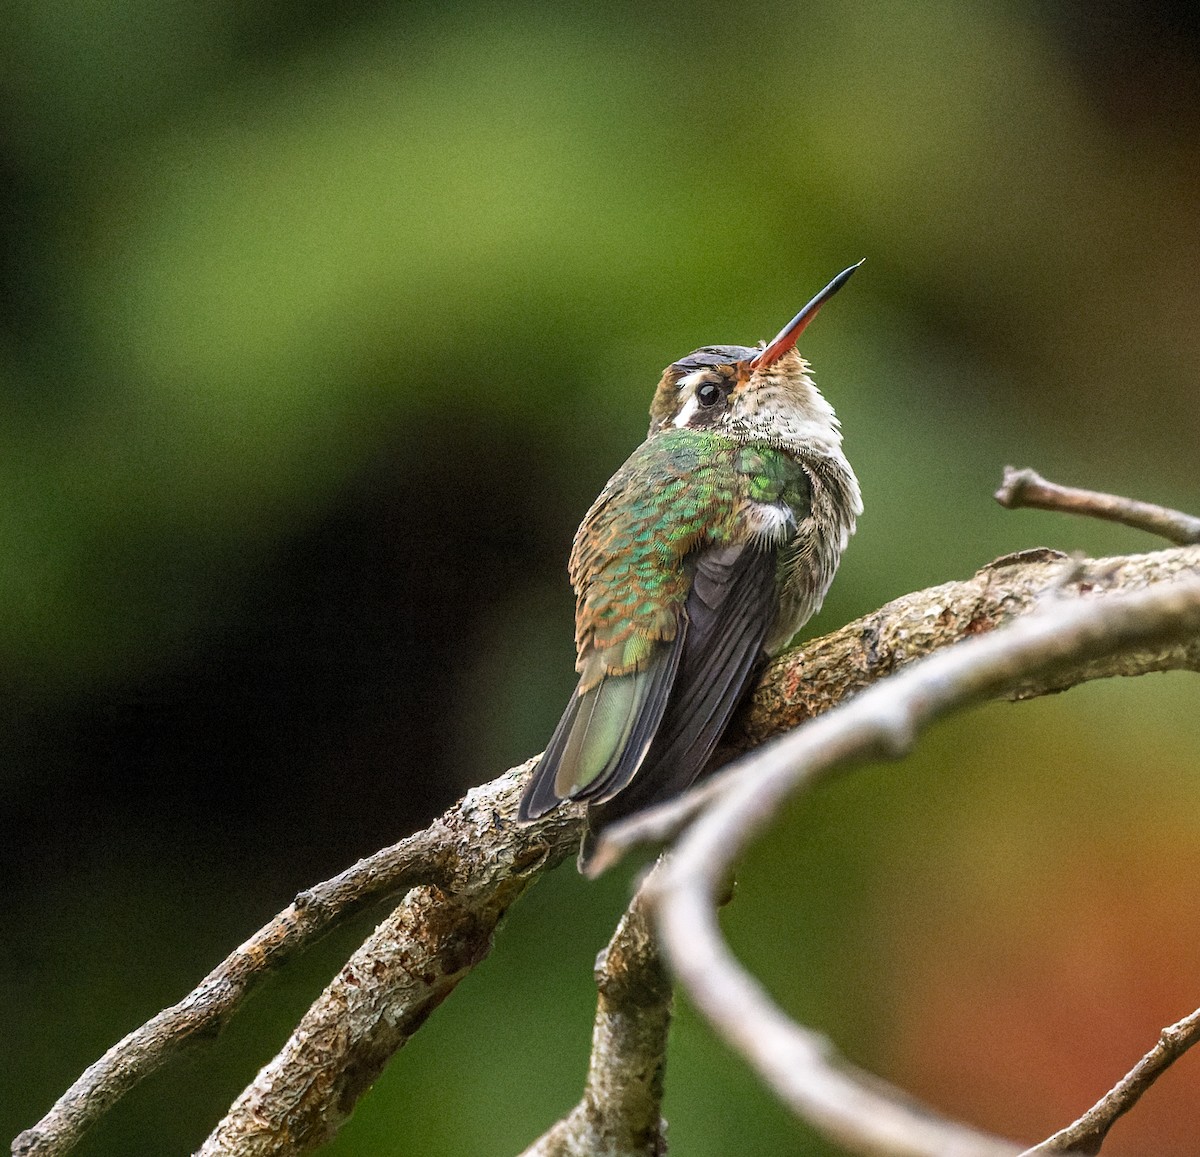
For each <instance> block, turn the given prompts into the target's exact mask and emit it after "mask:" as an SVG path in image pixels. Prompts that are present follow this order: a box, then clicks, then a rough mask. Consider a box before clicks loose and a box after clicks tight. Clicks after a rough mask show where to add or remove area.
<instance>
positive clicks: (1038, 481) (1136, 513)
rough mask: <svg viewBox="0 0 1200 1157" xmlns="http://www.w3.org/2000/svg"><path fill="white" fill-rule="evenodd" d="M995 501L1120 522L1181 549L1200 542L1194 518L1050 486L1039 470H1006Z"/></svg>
mask: <svg viewBox="0 0 1200 1157" xmlns="http://www.w3.org/2000/svg"><path fill="white" fill-rule="evenodd" d="M996 501H997V502H999V503H1000V505H1001V506H1005V507H1007V508H1008V509H1009V510H1018V509H1020V508H1021V507H1029V508H1032V509H1035V510H1054V511H1058V512H1060V513H1063V514H1083V515H1086V516H1087V517H1089V518H1103V519H1107V520H1108V521H1109V522H1121V523H1124V524H1125V525H1126V526H1132V527H1134V528H1135V529H1137V530H1145V531H1148V532H1149V533H1150V534H1157V535H1158V536H1159V537H1160V538H1165V539H1167V540H1168V541H1170V542H1173V543H1175V544H1176V545H1178V546H1188V545H1190V544H1193V543H1198V542H1200V518H1196V517H1195V516H1194V515H1191V514H1184V513H1183V512H1182V511H1179V510H1171V509H1169V508H1168V507H1166V506H1156V505H1155V504H1154V503H1152V502H1138V501H1137V500H1136V499H1133V498H1124V497H1122V496H1121V495H1119V494H1103V493H1101V492H1100V491H1098V490H1079V489H1077V488H1076V487H1074V486H1060V485H1059V484H1058V483H1056V482H1048V481H1047V480H1046V479H1045V478H1043V477H1042V476H1041V475H1040V474H1039V473H1038V472H1037V471H1036V470H1029V469H1026V470H1017V469H1014V468H1013V467H1012V466H1005V468H1004V481H1003V482H1002V483H1001V485H1000V489H999V490H997V491H996Z"/></svg>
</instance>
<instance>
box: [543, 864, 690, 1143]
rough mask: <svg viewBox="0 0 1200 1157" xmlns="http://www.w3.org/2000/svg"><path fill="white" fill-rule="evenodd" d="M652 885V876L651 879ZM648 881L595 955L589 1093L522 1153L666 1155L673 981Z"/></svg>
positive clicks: (588, 1077) (586, 1087)
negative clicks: (656, 932)
mask: <svg viewBox="0 0 1200 1157" xmlns="http://www.w3.org/2000/svg"><path fill="white" fill-rule="evenodd" d="M647 883H648V881H647ZM645 892H646V884H645V883H644V884H643V885H642V887H641V888H639V889H638V891H637V892H636V893H635V894H634V897H633V899H632V900H631V901H630V904H629V907H628V908H627V909H626V911H625V915H624V916H622V917H621V922H620V923H619V924H618V925H617V930H616V932H614V933H613V936H612V939H611V940H610V941H609V943H608V947H607V948H605V949H604V951H603V952H601V953H600V955H599V956H598V957H597V958H596V987H597V988H598V989H599V993H600V996H599V1000H598V1001H597V1005H596V1023H595V1027H594V1028H593V1030H592V1055H591V1060H590V1062H589V1064H588V1075H587V1083H586V1085H585V1086H584V1092H583V1097H582V1099H581V1100H580V1102H579V1104H578V1105H576V1106H575V1108H574V1109H572V1110H571V1112H570V1113H568V1114H567V1115H566V1116H565V1117H564V1118H563V1119H562V1120H561V1121H559V1122H558V1123H557V1124H555V1125H554V1126H553V1127H552V1128H551V1129H549V1130H548V1131H547V1132H546V1133H544V1134H542V1136H541V1137H539V1138H538V1139H537V1140H536V1141H535V1142H534V1143H533V1144H532V1145H531V1146H530V1147H529V1148H528V1149H526V1150H525V1151H524V1152H523V1153H522V1154H521V1157H592V1155H593V1154H604V1155H605V1157H663V1155H664V1154H665V1153H666V1151H667V1145H666V1136H665V1128H666V1124H665V1122H664V1121H663V1120H662V1095H663V1074H664V1070H665V1068H666V1056H667V1030H668V1029H669V1027H670V1024H671V979H670V977H669V976H668V975H667V971H666V968H665V966H664V965H663V962H662V958H661V956H660V955H659V951H658V945H657V943H656V941H655V939H654V936H653V934H652V932H651V930H650V924H649V921H648V918H647V912H646V900H645Z"/></svg>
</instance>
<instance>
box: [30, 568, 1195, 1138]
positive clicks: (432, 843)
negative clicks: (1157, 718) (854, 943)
mask: <svg viewBox="0 0 1200 1157" xmlns="http://www.w3.org/2000/svg"><path fill="white" fill-rule="evenodd" d="M1056 557H1058V556H1052V555H1049V554H1048V552H1026V553H1025V554H1022V555H1019V556H1012V557H1010V558H1007V559H1002V560H999V562H997V563H994V564H992V565H991V566H989V567H986V568H984V570H982V571H980V572H979V573H978V574H977V575H975V576H974V577H973V578H971V579H969V580H967V581H966V582H963V583H947V584H944V585H942V586H939V587H934V588H931V589H930V590H927V591H922V592H917V593H915V594H912V595H907V596H905V597H904V598H901V599H897V600H896V601H895V602H893V603H889V604H888V605H887V606H886V607H884V608H882V609H881V610H879V611H877V612H875V613H874V614H872V615H869V616H867V617H866V618H864V619H860V620H858V621H857V622H855V623H851V624H850V625H849V626H847V627H843V628H842V629H841V630H839V631H836V632H834V633H833V634H831V635H829V636H826V638H824V639H821V640H817V641H815V642H812V643H808V644H806V645H805V646H804V647H803V648H802V649H799V650H796V651H793V652H791V653H789V654H788V655H785V656H782V657H781V658H780V659H778V660H777V661H776V662H775V664H773V665H772V667H771V668H770V669H769V670H768V671H767V672H766V674H765V675H764V677H763V679H762V681H761V683H760V686H759V688H758V690H757V692H756V694H755V696H754V699H753V701H752V703H751V705H750V708H749V710H748V711H747V712H746V713H745V714H744V716H743V718H742V720H741V724H740V726H741V737H740V740H739V742H740V744H741V745H742V746H752V745H754V744H756V743H760V742H762V741H763V740H764V739H766V738H768V737H769V736H770V735H772V734H776V733H778V732H780V731H783V730H786V729H788V728H790V727H794V726H795V725H796V724H797V723H798V722H800V721H802V720H804V719H806V718H809V717H810V716H812V715H815V714H819V713H821V712H823V711H825V710H827V709H828V708H829V707H832V706H834V705H835V704H836V703H838V702H839V701H841V700H842V699H843V698H845V697H847V696H848V695H851V694H854V693H855V692H857V691H859V690H861V689H862V688H863V687H865V686H867V685H869V684H871V683H873V682H876V681H878V680H880V679H882V678H884V677H885V676H888V675H890V674H891V673H893V672H894V671H895V670H897V669H899V668H901V667H903V666H905V665H906V664H907V663H909V662H911V661H912V660H913V659H915V658H918V657H919V656H920V655H922V654H926V653H929V652H932V651H934V650H937V649H939V648H942V647H945V646H946V645H948V644H949V643H952V642H954V641H955V640H957V639H959V638H961V637H963V636H969V635H972V634H976V633H979V632H983V631H988V630H990V629H991V628H992V627H993V626H995V625H997V624H999V623H1002V622H1005V621H1008V620H1010V619H1012V618H1014V617H1019V616H1021V615H1024V614H1026V613H1027V612H1028V611H1029V610H1030V609H1032V607H1033V606H1034V605H1035V604H1036V601H1037V599H1038V597H1039V593H1041V592H1044V591H1045V590H1046V589H1047V588H1048V587H1051V586H1053V585H1054V583H1055V575H1056V574H1057V573H1059V572H1060V571H1061V563H1060V562H1055V561H1054V558H1056ZM1084 569H1085V574H1084V578H1083V580H1082V581H1080V582H1079V584H1078V586H1077V587H1074V588H1072V589H1071V590H1069V591H1064V592H1063V596H1062V597H1063V598H1072V597H1075V595H1076V594H1080V595H1088V596H1089V597H1094V596H1096V595H1100V594H1107V593H1112V592H1118V591H1123V590H1135V589H1138V588H1141V587H1146V586H1155V585H1158V584H1161V583H1164V582H1167V581H1169V580H1170V579H1171V578H1172V577H1173V576H1175V575H1177V574H1179V573H1182V572H1184V571H1189V570H1197V569H1200V548H1196V547H1193V548H1180V549H1177V550H1164V551H1160V552H1157V553H1156V554H1152V555H1142V556H1128V557H1125V558H1122V559H1115V560H1104V561H1102V562H1100V563H1091V564H1084ZM1089 576H1090V577H1089ZM1180 666H1200V647H1197V648H1196V649H1195V650H1193V651H1188V650H1187V649H1180V648H1175V649H1171V648H1164V649H1161V650H1160V651H1157V652H1154V653H1148V652H1137V653H1134V652H1128V653H1125V654H1123V655H1121V656H1118V657H1116V658H1114V659H1112V660H1110V661H1108V662H1106V663H1104V664H1098V665H1096V666H1094V667H1091V668H1088V669H1086V670H1085V671H1083V672H1082V673H1077V674H1078V677H1080V678H1089V677H1098V676H1100V675H1106V674H1128V675H1132V674H1139V673H1142V672H1144V671H1152V670H1165V669H1169V668H1172V667H1180ZM1073 678H1075V676H1071V675H1064V676H1063V678H1062V680H1061V681H1058V682H1056V683H1054V684H1053V686H1051V685H1050V684H1047V685H1045V686H1044V687H1042V688H1041V690H1050V689H1058V688H1059V687H1062V686H1067V685H1068V684H1069V680H1070V679H1073ZM1038 690H1039V688H1037V687H1029V688H1026V689H1025V692H1024V693H1029V694H1034V693H1038ZM532 763H533V761H532V760H530V761H528V762H526V763H525V764H523V765H521V766H520V767H517V768H513V769H512V770H510V771H509V772H507V773H506V774H505V775H503V776H501V777H500V778H499V779H496V780H493V781H492V782H491V783H488V784H485V785H484V786H482V787H479V788H476V789H474V790H473V791H472V792H470V793H468V795H467V796H466V797H465V798H464V799H463V800H462V801H461V802H460V803H459V804H457V805H456V806H455V807H454V808H451V809H450V811H448V812H447V813H446V814H445V815H444V816H442V817H441V818H440V819H439V820H437V821H436V822H435V823H434V824H432V825H431V826H430V827H429V828H427V829H425V830H424V831H421V832H418V833H416V834H414V835H413V836H410V837H409V838H408V839H406V840H402V841H401V842H400V843H398V844H396V845H395V846H394V847H392V848H388V849H385V850H384V851H382V852H379V853H377V854H376V855H374V856H371V857H368V858H367V859H366V860H363V861H360V862H359V863H358V864H356V865H354V866H353V867H352V868H350V869H348V870H347V871H346V872H344V873H342V874H341V875H340V876H338V877H335V878H334V879H333V880H330V881H327V882H326V883H324V884H319V885H317V886H315V887H314V888H312V889H310V890H309V891H307V892H303V893H301V894H300V895H299V896H298V897H297V898H296V900H295V902H294V903H293V904H292V905H290V906H289V907H288V908H287V909H285V911H283V912H281V913H280V914H279V915H278V916H276V917H275V919H274V920H272V921H271V922H270V923H269V924H268V925H266V927H264V928H263V929H261V930H260V931H259V932H257V933H255V934H254V936H252V937H251V938H250V939H249V940H247V941H246V942H245V943H244V944H243V945H242V946H241V947H239V948H238V949H237V950H235V951H234V952H233V953H232V954H231V955H230V956H229V957H228V958H227V959H226V960H225V961H223V962H222V963H221V964H220V965H219V966H218V967H217V968H216V969H214V970H213V972H212V973H210V974H209V976H208V977H206V978H205V979H204V981H203V982H202V983H201V984H200V986H199V987H198V988H197V989H196V990H195V991H194V992H192V993H191V994H190V995H189V996H187V997H185V998H184V999H183V1000H182V1001H180V1002H179V1003H178V1004H176V1005H174V1006H172V1007H171V1008H169V1009H166V1010H164V1011H163V1012H161V1013H159V1014H158V1015H157V1016H156V1017H154V1018H153V1020H151V1021H150V1022H148V1023H147V1024H146V1025H144V1026H143V1027H142V1028H140V1029H137V1030H135V1031H134V1032H132V1033H130V1034H129V1035H128V1036H127V1037H125V1038H124V1039H123V1040H122V1041H120V1042H119V1043H118V1044H116V1045H114V1046H113V1047H112V1048H111V1049H110V1050H109V1051H108V1052H107V1053H106V1054H105V1055H104V1056H103V1057H102V1058H101V1059H100V1060H99V1061H97V1062H96V1063H95V1064H93V1065H92V1066H91V1067H90V1068H89V1069H88V1070H87V1071H86V1072H85V1073H84V1074H83V1075H82V1076H81V1077H80V1078H79V1080H78V1081H76V1082H75V1084H74V1085H72V1087H71V1088H70V1089H69V1090H68V1091H67V1092H66V1093H65V1094H64V1095H63V1097H62V1098H60V1100H59V1101H58V1102H57V1103H56V1104H55V1106H54V1107H53V1108H52V1109H51V1110H50V1112H49V1113H47V1115H46V1116H45V1117H44V1118H43V1120H42V1121H41V1122H39V1123H38V1124H37V1125H35V1126H34V1127H33V1128H32V1129H29V1130H27V1131H26V1132H24V1133H22V1134H21V1135H20V1136H19V1137H18V1138H17V1139H16V1141H15V1142H14V1145H13V1151H14V1153H16V1154H20V1155H26V1154H28V1155H33V1154H38V1155H39V1157H49V1155H51V1154H62V1153H66V1152H68V1151H70V1149H71V1148H73V1147H74V1145H75V1144H76V1143H77V1142H78V1141H79V1139H80V1138H81V1137H82V1136H83V1134H84V1132H85V1131H86V1130H87V1129H88V1128H89V1127H90V1126H91V1125H92V1124H94V1123H95V1122H96V1121H97V1120H98V1119H99V1118H100V1117H101V1116H103V1114H104V1113H105V1112H106V1111H107V1110H108V1109H109V1108H111V1107H112V1105H114V1104H115V1103H116V1102H117V1101H118V1100H119V1099H120V1098H121V1097H122V1096H123V1095H124V1094H125V1093H126V1092H128V1091H129V1090H130V1089H131V1088H133V1087H134V1086H135V1085H136V1084H137V1083H138V1082H139V1081H140V1080H141V1079H142V1078H143V1077H145V1076H146V1075H148V1074H149V1073H151V1072H153V1071H154V1070H155V1069H157V1068H158V1067H160V1066H161V1065H163V1064H164V1063H166V1062H167V1061H169V1060H170V1059H171V1058H172V1057H174V1056H176V1055H178V1054H179V1053H180V1052H182V1051H183V1050H184V1049H185V1048H186V1047H187V1046H188V1045H189V1044H191V1043H193V1042H196V1041H198V1040H200V1039H208V1038H211V1037H213V1036H215V1035H216V1033H217V1031H218V1030H219V1028H220V1027H221V1025H222V1024H223V1023H224V1022H225V1021H226V1020H228V1018H229V1017H230V1016H231V1015H232V1014H233V1012H234V1011H235V1009H236V1008H237V1007H238V1006H239V1004H240V1002H241V1000H242V999H243V998H244V996H245V995H246V993H247V992H249V991H250V989H251V988H252V987H253V986H254V985H255V984H256V983H257V982H258V981H259V980H260V979H262V977H263V976H264V975H266V974H267V973H268V972H270V971H272V970H273V969H275V968H278V967H279V966H280V965H281V964H282V963H283V962H284V961H286V960H287V959H289V958H290V957H292V956H293V955H295V954H296V953H297V952H299V951H300V950H302V949H303V948H304V947H305V946H306V945H307V944H310V943H312V942H313V940H315V939H316V938H318V937H319V936H320V935H321V934H323V933H324V932H326V931H328V930H330V929H331V928H333V927H335V926H336V925H337V924H339V923H341V922H342V921H344V920H345V919H347V918H348V917H349V916H351V915H353V914H354V913H356V912H358V911H361V910H362V909H363V907H364V906H366V905H367V904H370V903H372V902H375V901H379V900H382V899H384V898H386V897H388V896H393V895H396V894H398V893H400V892H401V891H403V890H405V889H406V888H409V887H412V886H414V885H417V884H422V885H426V886H430V887H436V888H439V889H440V890H441V891H442V892H443V893H446V894H447V895H453V896H454V897H456V898H457V899H463V898H465V900H466V902H468V903H470V904H477V905H479V906H480V908H489V896H490V893H491V890H494V889H499V888H501V887H503V886H504V880H505V873H508V874H515V875H517V876H519V877H521V879H522V881H523V886H527V884H528V882H529V881H531V880H532V879H534V878H535V877H536V876H537V875H538V874H540V872H541V871H544V870H546V869H547V868H550V867H553V866H554V865H556V864H558V863H560V862H561V861H562V860H563V859H565V858H566V857H568V856H570V855H571V854H572V853H573V851H574V848H575V846H576V844H577V842H578V836H579V830H580V815H579V812H578V811H577V810H572V809H570V808H564V809H560V810H558V811H556V812H553V813H551V815H549V816H547V817H546V818H545V819H544V820H541V821H539V822H538V823H537V824H534V825H530V826H528V827H517V826H515V825H514V824H513V823H512V822H511V820H512V818H513V817H514V816H515V814H516V803H517V799H518V797H519V795H520V791H521V787H522V783H523V780H524V778H525V776H526V774H527V773H528V771H529V769H530V768H531V767H532ZM509 902H511V900H510V901H509ZM478 927H479V935H480V936H481V937H482V942H486V940H487V938H488V937H489V936H490V932H489V931H488V930H487V928H486V921H484V922H483V924H481V925H479V926H478ZM364 947H366V946H364ZM434 964H435V965H436V966H437V967H438V968H439V969H442V970H443V971H445V972H446V973H453V971H454V969H453V966H452V965H453V962H452V961H449V960H447V961H441V960H437V961H434ZM426 1007H429V1005H428V1004H427V1005H426ZM364 1047H365V1044H364ZM309 1059H310V1058H308V1057H307V1056H306V1054H304V1053H302V1052H300V1053H297V1054H295V1056H294V1061H295V1063H296V1064H298V1065H302V1064H305V1063H308V1060H309Z"/></svg>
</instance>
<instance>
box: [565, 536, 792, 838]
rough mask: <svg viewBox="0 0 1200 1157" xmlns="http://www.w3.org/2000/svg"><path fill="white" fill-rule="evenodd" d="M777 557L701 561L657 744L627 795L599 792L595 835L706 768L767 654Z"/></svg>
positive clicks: (720, 551)
mask: <svg viewBox="0 0 1200 1157" xmlns="http://www.w3.org/2000/svg"><path fill="white" fill-rule="evenodd" d="M776 565H777V551H776V550H775V549H774V548H772V547H770V546H767V547H759V546H757V545H754V544H746V545H743V546H740V547H723V548H716V549H711V550H707V551H704V552H702V553H700V554H699V555H698V556H697V557H696V563H695V574H694V578H693V582H692V587H691V591H690V593H689V594H688V599H687V631H686V633H685V636H684V640H683V647H682V654H681V656H680V658H679V669H678V672H677V674H676V676H675V680H674V686H673V687H672V689H671V696H670V699H669V700H668V703H667V706H666V709H665V711H664V712H663V714H662V717H661V719H660V720H659V723H658V728H657V732H656V734H655V736H654V741H653V743H652V744H651V745H650V748H649V750H648V751H647V752H646V754H645V757H644V758H643V759H642V760H641V762H640V766H639V767H638V769H637V774H636V775H635V776H634V777H633V779H632V781H631V782H629V784H628V786H627V787H626V788H625V790H624V791H622V792H621V794H620V795H619V796H617V795H616V793H615V792H612V791H609V792H605V793H603V794H601V793H598V792H597V793H592V798H593V799H594V800H595V803H596V804H603V806H602V807H598V806H595V805H594V806H593V807H592V808H591V809H590V810H589V813H588V819H589V823H590V825H591V827H592V829H593V831H598V830H599V828H600V827H601V826H603V825H605V824H609V823H612V822H613V820H615V819H618V818H620V817H621V816H625V815H630V814H632V813H633V812H636V811H640V810H642V809H643V808H646V807H649V806H651V805H652V804H655V803H658V802H659V801H660V800H664V799H669V798H671V797H672V796H675V795H678V794H679V793H680V792H682V791H683V790H685V789H686V788H687V787H688V786H689V785H690V784H691V783H692V782H693V781H694V780H695V779H696V777H697V776H698V775H699V774H700V772H701V771H702V770H703V769H704V765H705V764H706V763H707V762H708V758H709V756H710V755H711V754H712V751H713V748H714V747H715V746H716V744H717V741H718V740H719V739H720V737H721V733H722V732H723V731H724V730H725V727H726V726H727V725H728V723H729V719H730V716H731V715H732V714H733V712H734V710H735V709H736V707H737V705H738V702H739V701H740V700H741V697H742V695H743V693H744V692H745V690H746V687H747V685H748V684H749V682H750V679H751V677H752V675H753V673H754V667H755V664H756V663H757V662H758V661H759V659H760V658H761V657H762V654H763V643H764V642H765V640H766V638H767V635H768V633H769V631H770V628H771V625H772V621H773V619H774V617H775V612H776V609H777V602H778V595H777V591H776V578H775V575H776Z"/></svg>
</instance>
